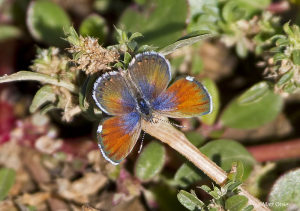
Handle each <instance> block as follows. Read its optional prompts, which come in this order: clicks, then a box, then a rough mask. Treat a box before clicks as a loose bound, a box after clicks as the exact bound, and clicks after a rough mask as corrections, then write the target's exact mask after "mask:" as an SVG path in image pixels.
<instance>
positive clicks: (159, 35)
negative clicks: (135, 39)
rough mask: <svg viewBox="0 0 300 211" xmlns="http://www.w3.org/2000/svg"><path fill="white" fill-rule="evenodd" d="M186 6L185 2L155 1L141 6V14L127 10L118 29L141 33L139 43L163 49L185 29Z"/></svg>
mask: <svg viewBox="0 0 300 211" xmlns="http://www.w3.org/2000/svg"><path fill="white" fill-rule="evenodd" d="M187 15H188V5H187V2H186V1H185V0H178V1H173V0H155V1H151V4H150V3H149V2H148V3H147V4H145V5H143V10H142V12H139V11H138V10H137V9H134V8H129V9H127V10H126V11H125V12H124V13H123V15H122V16H121V18H120V21H119V24H118V27H120V28H122V29H124V30H126V31H131V32H136V31H138V32H141V33H142V34H143V37H140V38H139V43H140V44H142V45H144V44H147V45H153V46H156V47H164V46H167V45H169V44H172V43H173V42H175V41H176V40H177V39H178V38H179V37H180V36H181V35H182V32H183V31H184V29H185V22H186V20H187Z"/></svg>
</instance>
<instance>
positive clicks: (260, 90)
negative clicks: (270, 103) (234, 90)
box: [237, 81, 270, 105]
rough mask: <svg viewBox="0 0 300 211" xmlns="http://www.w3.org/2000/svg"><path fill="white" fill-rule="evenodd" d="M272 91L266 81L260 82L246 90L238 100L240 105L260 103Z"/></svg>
mask: <svg viewBox="0 0 300 211" xmlns="http://www.w3.org/2000/svg"><path fill="white" fill-rule="evenodd" d="M269 89H270V87H269V84H268V83H267V82H265V81H262V82H259V83H257V84H255V85H253V86H252V87H251V88H249V89H248V90H246V91H245V92H244V93H243V94H242V95H241V96H240V97H239V98H238V99H237V101H238V103H239V104H240V105H242V104H246V103H252V102H256V101H259V100H260V99H261V98H262V97H263V96H264V95H265V94H266V93H267V92H268V90H269Z"/></svg>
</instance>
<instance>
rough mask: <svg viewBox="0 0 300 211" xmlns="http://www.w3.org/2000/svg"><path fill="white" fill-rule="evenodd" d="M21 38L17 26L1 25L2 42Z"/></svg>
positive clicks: (0, 36) (0, 35)
mask: <svg viewBox="0 0 300 211" xmlns="http://www.w3.org/2000/svg"><path fill="white" fill-rule="evenodd" d="M20 36H21V31H20V29H18V28H17V27H15V26H11V25H0V42H3V41H5V40H7V39H14V38H18V37H20Z"/></svg>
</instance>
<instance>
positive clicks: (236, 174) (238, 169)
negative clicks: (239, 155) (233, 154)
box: [227, 161, 244, 182]
mask: <svg viewBox="0 0 300 211" xmlns="http://www.w3.org/2000/svg"><path fill="white" fill-rule="evenodd" d="M243 175H244V166H243V163H242V162H241V161H236V162H233V163H232V167H231V171H230V173H229V174H228V176H227V177H228V179H229V180H231V181H233V182H235V181H238V182H240V181H242V180H243Z"/></svg>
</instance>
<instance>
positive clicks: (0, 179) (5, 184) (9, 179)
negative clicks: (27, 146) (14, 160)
mask: <svg viewBox="0 0 300 211" xmlns="http://www.w3.org/2000/svg"><path fill="white" fill-rule="evenodd" d="M15 178H16V172H15V171H14V170H13V169H9V168H1V169H0V201H2V200H3V199H5V197H6V196H7V194H8V192H9V190H10V189H11V188H12V186H13V185H14V183H15Z"/></svg>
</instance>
